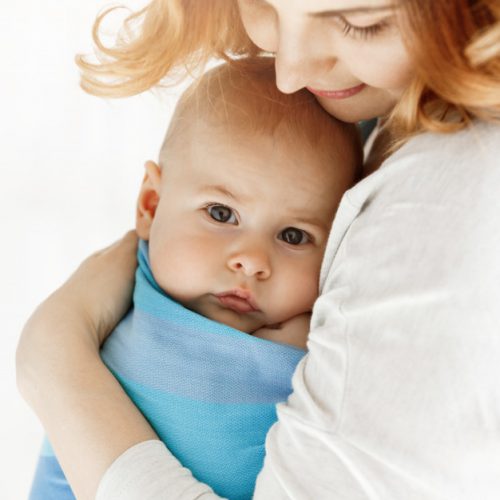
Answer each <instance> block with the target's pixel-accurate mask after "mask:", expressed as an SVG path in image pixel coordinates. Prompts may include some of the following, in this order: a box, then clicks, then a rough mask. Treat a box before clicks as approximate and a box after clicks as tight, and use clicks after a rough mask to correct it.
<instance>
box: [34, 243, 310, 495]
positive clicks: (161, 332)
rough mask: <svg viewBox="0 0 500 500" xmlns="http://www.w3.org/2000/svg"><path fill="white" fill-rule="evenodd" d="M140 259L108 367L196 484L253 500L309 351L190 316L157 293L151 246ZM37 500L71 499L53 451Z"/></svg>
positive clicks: (41, 472)
mask: <svg viewBox="0 0 500 500" xmlns="http://www.w3.org/2000/svg"><path fill="white" fill-rule="evenodd" d="M138 258H139V267H138V269H137V273H136V285H135V290H134V307H133V309H132V310H131V311H130V312H129V313H128V314H127V316H125V318H124V319H123V320H122V321H121V323H120V324H119V325H118V327H117V328H116V330H115V331H114V332H113V333H112V335H110V337H109V338H108V340H107V342H106V343H105V345H104V346H103V349H102V358H103V360H104V361H105V363H106V364H107V366H108V367H109V368H110V370H111V371H112V372H113V373H114V375H115V376H116V378H117V379H118V380H119V381H120V383H121V384H122V386H123V387H124V388H125V390H126V392H127V394H128V395H129V396H130V397H131V399H132V400H133V401H134V403H135V404H136V405H137V406H138V407H139V409H140V410H141V411H142V413H143V414H144V415H145V417H146V418H147V419H148V420H149V422H150V423H151V425H152V426H153V427H154V429H155V430H156V432H157V433H158V435H159V436H160V438H161V439H162V440H163V441H165V442H166V443H167V444H168V447H169V449H170V450H171V451H172V453H173V454H174V455H175V456H176V457H177V458H178V459H179V460H180V461H181V463H182V464H183V465H184V466H186V467H188V468H189V469H191V471H192V472H193V474H194V476H195V477H196V478H198V479H199V480H200V481H203V482H204V483H207V484H208V485H210V486H211V487H212V488H213V489H214V490H215V492H216V493H218V494H219V495H221V496H224V497H227V498H230V499H247V498H251V497H252V492H253V490H254V485H255V479H256V477H257V474H258V472H259V470H260V469H261V467H262V462H263V459H264V441H265V436H266V433H267V431H268V430H269V427H270V426H271V425H272V424H273V423H274V421H275V420H276V410H275V404H276V403H278V402H279V401H284V400H285V399H286V398H287V397H288V395H289V394H290V392H291V378H292V374H293V371H294V370H295V367H296V365H297V363H298V362H299V361H300V359H301V358H302V356H303V355H304V351H302V350H300V349H297V348H295V347H292V346H288V345H283V344H278V343H274V342H270V341H267V340H263V339H259V338H256V337H252V336H251V335H249V334H247V333H243V332H241V331H238V330H235V329H233V328H230V327H228V326H225V325H222V324H220V323H217V322H215V321H212V320H210V319H207V318H205V317H203V316H200V315H199V314H197V313H194V312H193V311H190V310H188V309H186V308H184V307H183V306H182V305H180V304H179V303H177V302H175V301H173V300H172V299H171V298H169V297H168V296H167V295H166V294H165V293H164V292H163V291H162V290H161V289H160V288H159V286H158V285H157V284H156V282H155V280H154V278H153V276H152V274H151V270H150V266H149V262H148V253H147V244H146V243H145V242H141V243H140V246H139V253H138ZM96 411H98V409H96ZM30 498H31V500H39V499H44V500H47V499H55V500H62V499H69V498H74V497H73V495H72V493H71V489H70V488H69V486H68V484H67V482H66V480H65V478H64V475H63V473H62V471H61V469H60V467H59V465H58V463H57V460H56V458H55V456H54V453H53V451H52V449H51V448H50V445H48V443H46V444H45V445H44V448H43V449H42V454H41V457H40V460H39V464H38V468H37V473H36V476H35V480H34V484H33V487H32V492H31V496H30Z"/></svg>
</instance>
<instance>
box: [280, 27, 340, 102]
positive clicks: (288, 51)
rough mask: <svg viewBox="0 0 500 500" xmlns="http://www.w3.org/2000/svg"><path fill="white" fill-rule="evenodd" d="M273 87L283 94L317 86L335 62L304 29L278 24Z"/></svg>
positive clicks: (329, 52) (307, 30)
mask: <svg viewBox="0 0 500 500" xmlns="http://www.w3.org/2000/svg"><path fill="white" fill-rule="evenodd" d="M275 57H276V59H275V66H276V85H277V87H278V88H279V89H280V90H281V92H283V93H285V94H291V93H293V92H296V91H297V90H300V89H302V88H304V87H307V86H320V85H321V83H322V81H324V80H325V77H326V76H327V74H328V72H329V71H330V70H331V69H332V68H333V66H334V65H335V62H336V59H335V57H334V56H333V54H332V53H331V51H327V50H326V49H325V43H324V41H323V42H322V41H321V40H318V39H317V36H316V35H315V34H314V33H312V32H311V31H310V30H309V29H308V28H307V27H303V28H301V27H300V26H298V25H296V24H293V23H290V24H289V25H287V24H285V23H281V26H280V32H279V42H278V47H277V50H276V54H275Z"/></svg>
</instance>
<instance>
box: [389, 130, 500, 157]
mask: <svg viewBox="0 0 500 500" xmlns="http://www.w3.org/2000/svg"><path fill="white" fill-rule="evenodd" d="M499 152H500V124H499V123H493V122H484V121H479V120H478V121H475V122H472V123H471V124H470V125H469V126H468V127H467V128H464V129H462V130H459V131H457V132H454V133H431V132H427V133H423V134H420V135H418V136H416V137H413V138H412V139H410V140H409V141H408V142H407V143H406V144H405V145H404V146H403V147H402V148H401V149H399V150H398V151H397V152H396V153H394V155H392V156H391V157H390V158H389V159H388V160H387V162H386V164H387V165H390V164H392V163H394V162H398V161H402V160H405V159H406V158H411V157H412V156H414V155H416V154H417V155H419V156H420V155H426V156H429V157H432V158H433V160H432V163H438V162H439V163H440V162H442V161H445V162H454V163H459V164H461V163H464V162H465V163H467V162H469V161H470V160H476V159H478V158H481V159H484V160H486V161H489V160H491V161H494V160H495V159H497V158H498V153H499Z"/></svg>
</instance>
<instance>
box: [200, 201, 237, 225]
mask: <svg viewBox="0 0 500 500" xmlns="http://www.w3.org/2000/svg"><path fill="white" fill-rule="evenodd" d="M207 212H208V215H210V217H211V218H212V219H213V220H215V221H217V222H221V223H223V224H236V223H237V222H238V221H237V219H236V216H235V215H234V212H233V210H232V209H231V208H229V207H226V206H225V205H210V206H209V207H207Z"/></svg>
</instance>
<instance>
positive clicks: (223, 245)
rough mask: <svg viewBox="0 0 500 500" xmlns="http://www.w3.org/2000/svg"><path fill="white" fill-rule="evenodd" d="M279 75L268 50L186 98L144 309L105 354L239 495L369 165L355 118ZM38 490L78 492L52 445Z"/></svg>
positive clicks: (143, 276)
mask: <svg viewBox="0 0 500 500" xmlns="http://www.w3.org/2000/svg"><path fill="white" fill-rule="evenodd" d="M274 82H275V75H274V71H273V60H271V59H267V58H261V59H257V60H241V61H239V63H238V64H235V65H231V66H229V65H224V66H220V67H217V68H215V69H214V70H212V71H211V72H209V73H207V74H206V75H205V76H204V77H203V78H202V79H201V81H200V82H199V83H197V84H196V85H195V86H193V87H191V88H190V89H189V90H188V91H187V92H186V93H185V94H184V95H183V96H182V98H181V99H180V101H179V103H178V105H177V108H176V112H175V114H174V117H173V119H172V121H171V124H170V127H169V129H168V131H167V135H166V138H165V141H164V144H163V146H162V148H161V152H160V156H159V162H158V165H157V164H156V163H154V162H148V163H147V164H146V173H145V177H144V180H143V182H142V186H141V189H140V193H139V198H138V203H137V221H136V229H137V232H138V234H139V237H140V238H141V240H142V241H141V243H140V246H139V255H138V258H139V268H138V271H137V275H136V278H137V279H136V287H135V292H134V307H133V309H132V310H131V311H130V312H129V313H128V315H127V316H126V317H125V318H124V319H123V320H122V322H121V323H120V324H119V325H118V327H117V328H116V330H115V331H114V332H113V333H112V334H111V335H110V337H109V339H108V340H107V342H106V344H105V345H104V347H103V350H102V357H103V360H104V361H105V363H106V364H107V365H108V367H109V368H110V369H111V370H112V372H113V373H114V374H115V376H116V377H117V378H118V380H119V381H120V382H121V384H122V385H123V387H124V389H125V390H126V391H127V393H128V394H129V396H130V397H131V399H132V400H133V401H134V403H135V404H136V405H137V406H138V407H139V409H140V410H141V411H142V412H143V414H144V415H145V417H146V418H147V419H148V420H149V421H150V423H151V425H152V426H153V428H154V429H155V430H156V432H157V433H158V435H159V437H160V439H162V440H163V441H165V442H166V443H167V445H168V446H169V449H170V450H171V451H172V452H173V453H174V454H175V456H176V457H177V458H178V459H179V460H180V461H181V463H182V464H183V465H185V466H186V467H188V468H189V469H191V470H192V472H193V474H194V475H195V476H196V477H197V478H198V479H199V480H201V481H204V482H206V483H207V484H209V485H210V486H212V488H214V490H215V491H216V492H217V493H218V494H220V495H222V496H225V497H228V498H231V499H244V498H251V496H252V492H253V488H254V484H255V479H256V476H257V473H258V471H259V470H260V468H261V466H262V461H263V458H264V441H265V435H266V433H267V431H268V430H269V427H270V426H271V425H272V423H273V422H274V421H275V419H276V413H275V405H276V403H278V402H280V401H283V400H285V399H286V398H287V396H288V395H289V394H290V392H291V377H292V374H293V371H294V369H295V367H296V365H297V363H298V362H299V361H300V359H301V358H302V356H303V354H304V349H305V346H306V340H307V333H308V326H309V315H310V311H311V309H312V306H313V303H314V301H315V299H316V297H317V295H318V282H319V272H320V266H321V260H322V257H323V252H324V249H325V245H326V241H327V238H328V233H329V230H330V226H331V223H332V220H333V216H334V214H335V210H336V208H337V205H338V203H339V201H340V198H341V196H342V194H343V193H344V191H345V190H346V189H348V188H349V187H350V186H351V185H352V184H353V183H354V182H355V180H356V179H357V175H358V172H359V167H360V165H361V161H362V158H361V149H360V143H359V138H358V133H357V131H356V129H355V128H354V127H352V126H349V125H345V124H341V123H339V122H337V121H335V120H334V119H332V118H331V117H330V116H329V115H327V114H326V112H325V111H324V110H323V109H322V108H321V107H320V106H319V105H318V104H317V103H316V101H315V99H314V98H313V97H312V96H311V95H310V94H309V93H308V92H306V91H303V92H298V93H296V94H293V95H284V94H281V93H280V92H279V91H278V90H277V89H276V87H275V83H274ZM37 498H55V499H62V498H73V496H72V493H71V490H70V488H69V486H68V485H67V483H66V482H65V479H64V476H63V474H62V471H61V470H60V468H59V466H58V464H57V460H56V459H55V457H54V455H53V452H52V451H51V449H50V446H48V445H47V446H45V449H44V450H43V451H42V456H41V458H40V461H39V466H38V470H37V475H36V477H35V482H34V485H33V489H32V493H31V499H37Z"/></svg>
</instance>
